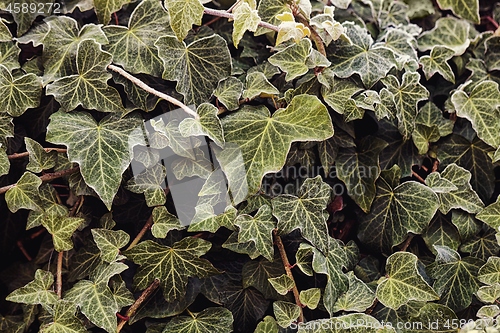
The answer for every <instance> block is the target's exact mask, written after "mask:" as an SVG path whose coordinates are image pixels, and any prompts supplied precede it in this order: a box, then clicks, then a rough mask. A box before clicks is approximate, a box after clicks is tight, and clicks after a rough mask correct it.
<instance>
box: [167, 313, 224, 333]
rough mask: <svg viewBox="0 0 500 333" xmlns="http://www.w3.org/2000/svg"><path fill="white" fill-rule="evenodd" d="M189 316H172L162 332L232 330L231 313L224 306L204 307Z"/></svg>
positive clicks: (206, 332) (185, 332) (200, 332)
mask: <svg viewBox="0 0 500 333" xmlns="http://www.w3.org/2000/svg"><path fill="white" fill-rule="evenodd" d="M190 314H191V317H187V316H177V317H174V318H173V319H172V320H171V321H170V322H169V323H168V324H167V326H166V327H165V329H164V330H163V333H212V332H221V333H230V332H232V331H233V315H232V314H231V312H230V311H229V310H228V309H225V308H206V309H205V310H203V311H201V312H199V313H190Z"/></svg>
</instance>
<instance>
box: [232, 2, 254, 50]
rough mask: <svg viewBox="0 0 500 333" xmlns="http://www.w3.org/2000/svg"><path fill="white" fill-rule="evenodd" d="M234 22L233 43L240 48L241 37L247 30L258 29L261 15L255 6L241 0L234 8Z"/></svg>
mask: <svg viewBox="0 0 500 333" xmlns="http://www.w3.org/2000/svg"><path fill="white" fill-rule="evenodd" d="M233 15H234V23H233V44H234V47H236V48H238V44H239V43H240V40H241V38H243V35H244V34H245V32H246V31H247V30H248V31H253V32H255V31H256V30H257V27H258V26H259V23H260V17H259V13H258V11H257V10H256V9H255V6H254V7H253V8H252V7H250V4H249V3H248V2H245V1H242V2H240V3H239V4H238V5H237V6H236V7H235V8H234V9H233Z"/></svg>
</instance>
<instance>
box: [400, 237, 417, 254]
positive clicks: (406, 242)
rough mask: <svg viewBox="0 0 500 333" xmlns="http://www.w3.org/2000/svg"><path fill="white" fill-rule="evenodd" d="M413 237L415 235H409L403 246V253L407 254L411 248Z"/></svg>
mask: <svg viewBox="0 0 500 333" xmlns="http://www.w3.org/2000/svg"><path fill="white" fill-rule="evenodd" d="M413 237H415V234H412V233H409V235H408V237H406V240H405V242H404V243H403V246H401V250H400V251H401V252H405V251H406V250H407V249H408V246H410V243H411V241H412V240H413Z"/></svg>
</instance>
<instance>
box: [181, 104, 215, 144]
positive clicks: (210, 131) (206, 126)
mask: <svg viewBox="0 0 500 333" xmlns="http://www.w3.org/2000/svg"><path fill="white" fill-rule="evenodd" d="M196 112H197V113H198V115H199V116H200V117H199V118H198V119H193V118H186V119H184V120H183V121H181V123H180V124H179V131H180V133H181V135H182V136H197V135H206V136H208V137H209V138H210V139H212V140H213V141H214V142H215V143H216V144H217V145H218V146H219V147H223V146H224V132H223V130H222V124H221V122H220V119H219V118H218V117H217V113H218V112H219V109H217V108H216V107H215V106H213V105H212V104H210V103H202V104H200V105H199V106H198V108H197V109H196Z"/></svg>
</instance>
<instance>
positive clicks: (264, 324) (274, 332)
mask: <svg viewBox="0 0 500 333" xmlns="http://www.w3.org/2000/svg"><path fill="white" fill-rule="evenodd" d="M253 333H278V325H277V323H276V320H275V319H274V318H273V317H272V316H266V317H264V320H262V321H261V322H260V323H259V324H258V325H257V327H256V328H255V331H253Z"/></svg>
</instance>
